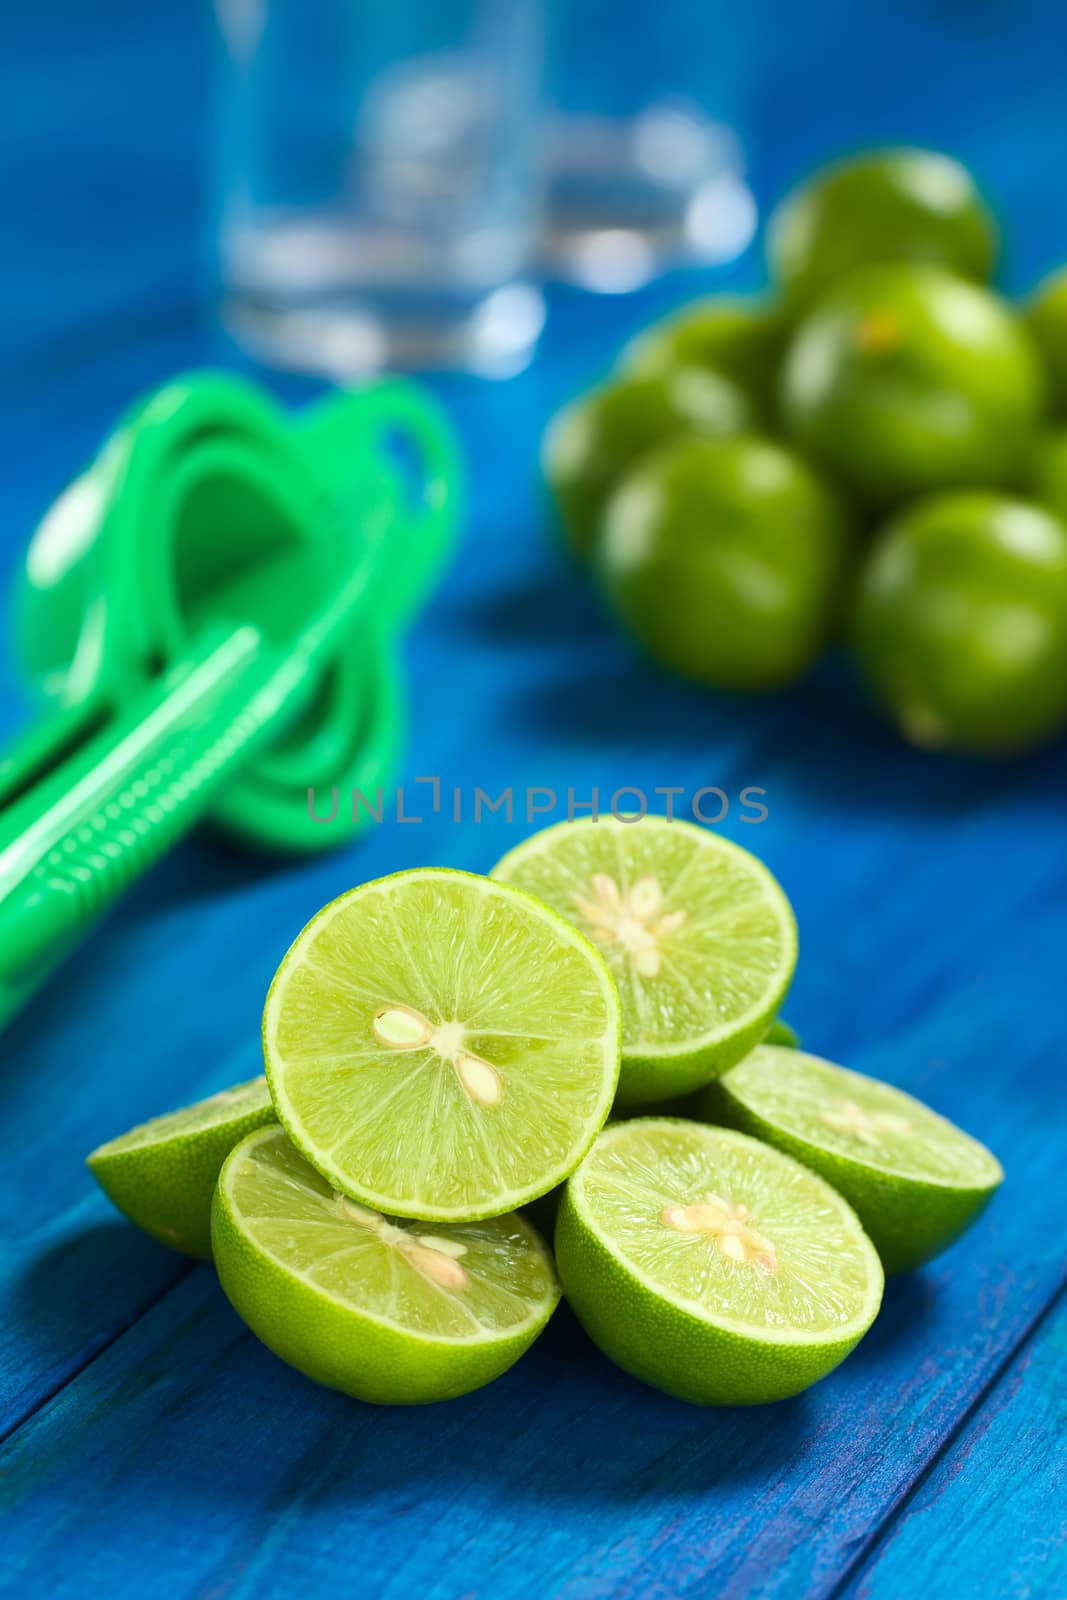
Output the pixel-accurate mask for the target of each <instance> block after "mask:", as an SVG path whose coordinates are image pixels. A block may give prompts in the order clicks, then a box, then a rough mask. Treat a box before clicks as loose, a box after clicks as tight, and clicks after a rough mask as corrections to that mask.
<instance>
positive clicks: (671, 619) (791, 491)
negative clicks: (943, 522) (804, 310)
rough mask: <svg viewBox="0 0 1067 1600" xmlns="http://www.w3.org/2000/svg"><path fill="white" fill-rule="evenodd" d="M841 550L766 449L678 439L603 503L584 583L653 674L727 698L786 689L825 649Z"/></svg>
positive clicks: (766, 445)
mask: <svg viewBox="0 0 1067 1600" xmlns="http://www.w3.org/2000/svg"><path fill="white" fill-rule="evenodd" d="M851 549H852V541H851V534H850V529H849V526H848V524H847V521H846V518H845V516H844V514H843V512H842V510H841V508H840V506H839V504H838V502H837V500H836V499H835V497H834V495H833V493H832V492H831V491H830V490H829V489H828V488H827V487H826V486H825V485H824V483H823V482H822V481H821V479H820V478H819V477H818V475H817V474H816V473H815V471H814V470H813V469H812V468H810V467H808V466H807V465H806V464H805V463H804V462H803V461H801V460H800V459H799V457H798V456H796V455H794V454H793V453H792V452H791V451H789V450H787V449H784V448H783V447H782V446H781V445H778V444H774V443H772V442H771V441H770V440H767V439H762V438H758V437H755V436H753V435H744V436H741V437H739V438H735V439H699V440H697V439H680V440H677V441H675V442H674V443H672V444H668V445H664V446H663V447H662V448H661V449H660V450H657V451H656V452H655V454H654V455H651V456H649V457H648V458H647V460H645V461H644V462H643V463H641V465H640V466H639V467H638V468H637V469H636V470H635V471H634V472H633V473H631V474H630V476H629V477H628V478H627V479H626V480H625V481H624V482H623V484H622V486H621V487H620V488H619V490H618V491H617V492H616V494H615V495H614V496H613V497H612V499H611V501H610V502H609V504H608V508H607V511H606V513H605V518H604V527H603V533H602V536H601V540H600V544H599V547H598V550H597V561H596V565H597V570H598V572H599V574H600V577H601V579H602V581H603V584H604V588H605V590H606V592H607V594H608V596H609V598H610V600H611V602H612V604H613V606H614V608H615V610H616V612H617V613H618V615H619V617H620V618H621V619H622V621H623V622H624V623H625V624H626V626H627V627H628V628H629V629H630V630H631V632H632V633H633V634H634V635H635V637H636V638H637V639H638V640H639V641H640V642H641V644H642V645H643V646H644V647H645V649H646V650H647V651H648V652H649V654H650V655H651V656H653V657H654V658H655V659H656V660H657V661H659V662H661V663H662V664H663V665H664V666H666V667H669V668H671V669H672V670H673V671H675V672H679V673H681V674H682V675H683V676H685V677H687V678H694V679H696V680H697V681H699V682H701V683H709V684H715V685H717V686H719V687H722V688H729V689H771V688H776V687H779V686H781V685H783V684H787V683H789V682H791V681H792V680H793V679H794V678H796V677H798V676H799V675H800V674H801V673H802V672H803V671H804V669H805V668H806V667H807V666H808V665H809V664H810V663H811V661H812V660H813V659H814V658H815V657H816V656H817V655H818V653H819V651H820V650H821V649H822V647H823V645H824V644H825V642H826V640H827V638H828V637H829V634H830V632H831V629H832V627H833V623H834V621H835V613H836V610H837V607H838V604H839V599H840V595H841V593H842V588H843V585H844V583H845V580H846V578H847V575H848V570H849V567H850V555H851Z"/></svg>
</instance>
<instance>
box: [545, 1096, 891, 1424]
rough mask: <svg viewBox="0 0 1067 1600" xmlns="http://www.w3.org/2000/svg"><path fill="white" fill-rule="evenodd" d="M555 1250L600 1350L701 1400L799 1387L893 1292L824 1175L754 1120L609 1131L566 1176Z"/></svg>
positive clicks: (724, 1400)
mask: <svg viewBox="0 0 1067 1600" xmlns="http://www.w3.org/2000/svg"><path fill="white" fill-rule="evenodd" d="M556 1258H557V1261H558V1264H559V1272H560V1277H561V1279H562V1282H563V1288H564V1292H565V1294H566V1296H567V1299H568V1301H569V1302H570V1304H571V1306H572V1307H573V1309H574V1312H575V1314H576V1316H577V1317H578V1319H579V1321H580V1322H581V1323H582V1325H583V1326H584V1327H585V1329H586V1331H587V1332H588V1333H589V1334H590V1336H591V1337H592V1338H593V1340H594V1341H595V1342H596V1343H597V1344H598V1345H599V1346H600V1348H601V1349H602V1350H603V1351H604V1353H605V1354H606V1355H608V1356H610V1357H611V1359H612V1360H613V1361H615V1362H617V1364H618V1365H619V1366H620V1367H623V1368H624V1369H625V1370H626V1371H627V1372H630V1373H632V1374H634V1376H635V1377H638V1378H642V1379H644V1381H645V1382H646V1383H650V1384H652V1385H654V1386H655V1387H656V1388H659V1389H664V1390H666V1392H667V1393H668V1394H674V1395H677V1396H678V1397H679V1398H681V1399H684V1400H692V1401H695V1402H697V1403H701V1404H710V1405H751V1404H758V1403H762V1402H764V1401H770V1400H780V1399H784V1398H786V1397H787V1396H789V1395H792V1394H797V1393H799V1392H800V1391H801V1390H802V1389H806V1388H807V1387H808V1386H809V1385H810V1384H812V1383H814V1382H816V1380H817V1379H819V1378H822V1377H824V1376H825V1374H826V1373H828V1372H829V1371H830V1370H831V1369H832V1368H833V1367H835V1366H837V1364H838V1363H839V1362H840V1361H841V1360H843V1359H844V1357H845V1356H846V1355H847V1354H848V1353H849V1351H850V1350H851V1349H852V1348H853V1347H854V1345H855V1344H856V1343H857V1342H858V1340H859V1339H860V1338H862V1336H863V1334H864V1333H865V1332H866V1331H867V1329H868V1328H869V1327H870V1325H871V1323H872V1322H873V1321H874V1318H875V1316H876V1315H877V1312H878V1308H879V1305H880V1304H881V1296H882V1286H883V1276H882V1268H881V1265H880V1263H879V1260H878V1256H877V1254H876V1253H875V1250H874V1247H873V1246H872V1245H871V1243H870V1241H869V1240H868V1238H867V1236H866V1234H865V1233H864V1231H863V1229H862V1227H861V1225H860V1223H859V1221H858V1219H857V1217H856V1215H855V1213H854V1212H853V1211H852V1209H851V1207H850V1206H849V1205H848V1204H847V1202H846V1201H845V1200H843V1199H842V1198H841V1196H840V1195H838V1194H837V1193H835V1191H834V1190H833V1189H831V1188H830V1186H829V1185H828V1184H826V1183H824V1182H823V1180H822V1179H821V1178H819V1177H817V1176H816V1175H815V1174H814V1173H812V1172H809V1171H808V1170H807V1169H806V1168H804V1167H802V1166H800V1165H799V1163H797V1162H795V1161H793V1160H791V1159H790V1158H789V1157H788V1156H785V1155H782V1154H781V1153H780V1152H779V1151H777V1150H772V1149H771V1148H770V1147H769V1146H768V1145H764V1144H761V1143H759V1142H758V1141H756V1140H754V1139H749V1138H747V1137H746V1136H745V1135H744V1134H739V1133H735V1132H731V1131H728V1130H726V1129H722V1128H709V1127H704V1126H701V1125H699V1124H697V1123H692V1122H684V1121H680V1120H679V1121H669V1120H659V1119H653V1118H645V1119H642V1120H637V1121H633V1122H620V1123H615V1124H613V1125H612V1126H611V1127H609V1128H607V1129H606V1130H605V1131H604V1133H602V1134H601V1135H600V1137H599V1139H598V1140H597V1142H596V1144H595V1145H594V1147H593V1149H592V1151H591V1152H590V1154H589V1155H588V1156H587V1157H586V1159H585V1161H584V1162H583V1163H582V1165H581V1166H580V1167H579V1169H578V1171H577V1172H576V1173H575V1174H574V1175H573V1177H572V1178H571V1179H570V1180H569V1182H568V1184H567V1188H566V1190H565V1193H564V1197H563V1203H562V1206H561V1209H560V1216H559V1221H558V1223H557V1226H556Z"/></svg>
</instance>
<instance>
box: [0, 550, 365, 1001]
mask: <svg viewBox="0 0 1067 1600" xmlns="http://www.w3.org/2000/svg"><path fill="white" fill-rule="evenodd" d="M373 554H374V552H373V551H371V552H364V553H363V555H362V557H361V559H359V560H358V561H357V562H356V563H354V565H353V567H352V570H351V571H350V573H349V575H348V577H347V579H346V580H345V581H344V582H343V583H342V584H341V586H340V588H339V589H338V590H336V591H335V592H334V593H333V594H332V595H329V596H328V597H327V598H326V599H325V601H324V602H323V604H322V605H321V607H320V609H319V610H318V611H317V613H316V614H315V615H313V616H312V617H311V618H309V619H308V621H307V623H306V625H305V627H304V628H303V630H302V632H301V635H300V637H299V639H298V640H296V641H286V642H285V644H284V645H276V644H273V643H272V642H271V641H270V640H267V639H265V638H264V637H263V635H262V634H261V633H260V632H259V630H258V629H256V628H254V627H252V626H250V625H248V624H241V625H238V626H236V627H234V628H232V629H231V630H229V631H227V630H226V629H225V628H222V627H221V626H219V627H216V626H214V625H213V626H212V627H211V628H210V629H208V630H207V631H206V633H205V635H204V637H203V638H202V639H201V640H200V641H199V642H198V643H197V645H196V646H195V648H194V649H193V650H191V652H190V654H189V657H188V658H187V659H186V661H185V662H183V663H182V665H181V666H180V667H178V668H175V669H174V670H173V671H172V672H171V673H169V674H167V675H166V676H165V677H164V678H163V679H162V681H161V682H160V683H159V684H158V685H153V686H151V687H150V688H149V689H148V690H147V691H145V692H143V693H142V694H140V695H138V696H136V697H135V698H134V700H133V701H132V702H131V703H130V705H129V706H128V707H126V708H125V709H124V711H123V712H122V714H121V716H120V717H119V718H117V719H116V721H115V722H114V723H113V724H111V725H108V726H107V727H106V728H105V729H104V731H103V732H102V733H101V734H100V735H99V736H97V737H96V738H95V739H90V741H89V742H88V744H86V745H85V746H84V747H83V748H82V749H81V750H80V751H79V752H78V754H77V756H76V757H75V759H74V760H73V761H72V762H70V763H68V764H67V765H66V766H65V767H60V768H57V769H56V771H55V773H54V774H53V776H52V778H51V779H50V780H49V781H48V782H47V783H46V785H45V786H44V788H43V790H42V789H35V790H34V791H32V792H31V793H28V794H27V795H26V796H25V797H23V799H22V800H21V801H15V803H14V805H13V807H12V809H11V812H10V813H9V816H8V817H7V818H6V819H5V821H6V832H7V836H8V842H7V844H6V845H5V846H4V847H3V848H2V849H0V979H4V978H10V977H11V976H12V975H15V974H18V973H21V972H23V971H25V970H26V969H27V968H29V967H31V966H32V965H33V964H34V963H35V962H37V961H39V960H42V959H46V958H47V957H48V956H49V954H50V952H51V951H52V950H53V949H54V948H55V946H56V945H57V944H58V943H60V942H64V941H67V940H69V939H70V938H71V937H73V936H74V935H76V934H77V933H79V932H80V931H82V929H84V927H85V926H86V925H87V924H88V923H90V922H91V921H93V920H94V919H95V918H96V917H97V916H98V915H99V914H100V913H101V912H103V911H104V910H105V909H106V908H107V907H108V906H109V905H110V904H111V902H112V901H113V900H114V899H115V898H116V896H117V895H118V894H119V893H121V891H122V890H123V889H124V888H125V887H126V886H127V885H128V884H129V883H130V882H131V881H132V879H133V878H134V877H135V876H137V875H139V874H140V873H141V872H143V871H144V870H145V869H146V868H147V867H148V866H150V865H151V864H152V863H153V862H154V861H156V860H158V858H159V857H160V856H161V855H162V854H163V853H164V852H165V851H166V850H168V849H170V848H171V847H172V846H173V845H174V844H175V843H176V842H177V840H178V839H179V838H180V837H181V836H182V835H183V834H185V833H186V832H187V831H188V829H189V828H191V827H192V826H193V824H194V823H196V822H197V821H198V820H199V819H200V818H201V817H202V816H203V815H204V813H205V811H206V810H207V809H208V807H209V806H210V804H211V801H212V800H213V799H214V797H215V794H216V793H217V791H218V789H219V788H220V787H221V786H222V785H223V784H224V783H225V782H226V780H227V779H228V778H229V777H230V776H231V775H232V773H233V770H234V769H235V768H236V767H238V766H240V765H242V764H244V763H245V762H247V760H248V759H249V757H250V756H251V755H252V754H253V753H254V751H255V749H256V748H257V747H258V746H259V745H261V744H263V743H264V742H266V741H267V740H268V739H270V738H271V737H272V736H273V735H274V734H276V733H277V731H278V729H279V728H280V727H281V726H283V725H284V723H285V722H286V721H287V720H288V719H290V718H292V717H293V716H294V715H296V714H298V712H299V711H300V709H301V708H302V707H303V705H304V704H305V703H306V700H307V697H308V695H309V694H310V693H313V692H314V688H315V685H316V683H317V681H318V675H319V673H320V671H321V669H322V666H323V665H324V663H325V662H326V661H328V660H329V659H330V656H331V655H332V654H333V653H334V652H335V651H336V650H337V648H338V644H339V642H340V641H342V639H343V638H344V635H345V633H346V632H347V631H348V630H350V628H351V626H352V619H353V617H354V616H356V615H357V614H358V609H359V608H360V607H361V606H362V604H363V603H364V602H365V600H366V597H367V594H368V589H369V587H370V585H371V584H372V583H373V581H374V577H375V570H376V567H375V562H374V560H373ZM331 570H332V564H331ZM26 813H28V814H26Z"/></svg>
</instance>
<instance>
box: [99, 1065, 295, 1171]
mask: <svg viewBox="0 0 1067 1600" xmlns="http://www.w3.org/2000/svg"><path fill="white" fill-rule="evenodd" d="M259 1112H265V1113H271V1115H273V1113H272V1111H271V1099H270V1090H269V1089H268V1087H267V1080H266V1078H265V1077H263V1075H262V1073H261V1074H260V1075H259V1077H257V1078H250V1079H249V1080H248V1081H247V1083H238V1084H235V1085H234V1087H233V1088H232V1089H222V1090H220V1091H219V1092H218V1093H217V1094H211V1095H208V1096H207V1098H206V1099H204V1100H197V1101H196V1102H195V1103H194V1104H193V1105H190V1106H182V1107H181V1108H180V1109H179V1110H178V1111H166V1112H164V1113H163V1115H162V1116H159V1117H150V1118H149V1120H148V1121H147V1122H139V1123H138V1124H137V1126H136V1127H134V1128H130V1129H129V1130H128V1131H127V1132H126V1133H120V1134H119V1135H118V1137H117V1138H115V1139H109V1140H107V1142H106V1143H105V1144H101V1145H97V1147H96V1149H95V1150H93V1151H92V1152H91V1153H90V1154H89V1155H88V1156H87V1157H86V1160H87V1161H88V1163H89V1165H90V1167H92V1166H95V1165H98V1164H99V1163H100V1162H102V1161H104V1160H107V1159H109V1158H110V1157H112V1156H119V1155H123V1154H125V1153H126V1152H127V1151H132V1150H140V1149H143V1148H144V1146H145V1145H160V1144H167V1143H171V1142H173V1141H176V1140H183V1139H187V1138H188V1137H189V1136H190V1134H196V1133H198V1132H200V1131H201V1130H202V1129H214V1128H218V1127H220V1126H223V1125H225V1124H228V1123H230V1122H237V1121H240V1120H241V1119H243V1118H244V1117H246V1116H249V1115H255V1114H257V1113H259Z"/></svg>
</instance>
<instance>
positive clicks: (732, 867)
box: [492, 816, 797, 1105]
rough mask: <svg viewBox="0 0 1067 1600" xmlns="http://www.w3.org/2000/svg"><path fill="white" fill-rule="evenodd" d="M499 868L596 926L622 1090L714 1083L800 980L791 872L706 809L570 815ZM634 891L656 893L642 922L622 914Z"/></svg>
mask: <svg viewBox="0 0 1067 1600" xmlns="http://www.w3.org/2000/svg"><path fill="white" fill-rule="evenodd" d="M492 876H493V877H494V878H497V879H498V880H499V881H500V882H502V883H509V884H513V885H515V886H517V887H519V888H523V889H528V890H529V891H530V892H531V893H534V894H536V895H538V896H539V897H540V898H541V899H543V900H545V901H546V902H547V903H548V904H549V905H551V906H552V907H553V908H554V909H555V910H556V911H558V912H559V913H560V914H561V915H563V916H564V917H566V918H567V920H568V921H570V922H571V923H573V925H574V926H575V927H577V928H579V929H580V930H581V931H582V932H585V933H589V934H591V935H592V936H593V937H594V939H596V940H597V943H598V948H599V949H600V950H601V951H602V953H603V954H604V955H605V957H606V959H607V961H608V964H609V966H610V968H611V970H612V972H613V974H614V976H615V979H616V981H617V982H618V985H619V990H620V994H621V997H622V1002H623V1070H622V1074H621V1078H620V1084H619V1102H620V1104H623V1105H637V1104H641V1103H646V1102H648V1101H650V1100H662V1099H666V1098H670V1097H673V1096H677V1095H683V1094H686V1093H689V1092H690V1091H691V1090H694V1089H697V1088H700V1087H702V1086H703V1085H704V1084H706V1083H707V1082H708V1081H709V1080H710V1079H711V1078H713V1077H714V1076H716V1075H717V1074H718V1073H720V1072H723V1071H725V1070H727V1068H728V1067H730V1066H732V1065H733V1064H734V1063H735V1062H736V1061H738V1060H740V1059H741V1057H742V1056H744V1055H745V1054H747V1052H748V1051H749V1050H750V1049H751V1048H752V1047H753V1046H754V1045H755V1044H757V1043H758V1042H759V1040H760V1039H761V1038H762V1036H763V1034H764V1032H765V1030H766V1028H767V1025H768V1023H769V1022H770V1021H771V1019H772V1018H773V1016H774V1014H775V1013H776V1011H777V1010H778V1008H779V1007H780V1005H781V1003H782V1001H783V999H784V998H785V995H786V993H787V992H788V989H789V985H790V983H791V981H792V977H793V970H794V968H795V965H796V957H797V932H796V922H795V919H794V917H793V912H792V908H791V907H790V905H789V902H788V900H787V899H786V897H785V895H784V893H783V892H782V889H781V887H780V885H779V884H778V882H777V880H776V879H775V878H774V877H773V875H772V874H771V873H770V872H769V871H768V869H767V868H766V867H765V866H764V865H763V863H762V862H761V861H759V860H758V859H757V858H756V857H755V856H753V855H751V854H750V853H749V852H748V851H747V850H744V849H742V847H741V846H740V845H736V844H734V843H732V842H731V841H729V840H726V839H723V838H721V837H720V836H719V835H717V834H712V833H709V832H708V831H707V830H706V829H704V828H700V827H697V826H695V825H694V824H693V823H688V822H684V821H680V820H668V819H667V818H665V817H659V816H646V817H643V818H641V819H640V820H636V819H635V820H633V821H629V822H625V821H620V820H618V819H616V818H614V817H612V818H608V817H603V818H598V819H597V820H596V821H595V822H594V821H593V820H592V819H591V818H583V819H581V820H578V821H571V822H562V823H557V824H555V825H554V826H553V827H550V828H546V829H545V830H544V831H543V832H541V833H539V834H535V835H534V836H533V838H531V839H528V840H526V841H525V842H524V843H523V844H520V845H518V846H516V848H515V849H514V850H511V851H509V852H508V854H507V855H505V856H504V857H503V858H502V859H501V860H500V861H499V862H498V863H497V865H496V866H495V867H494V869H493V873H492ZM650 881H651V882H652V883H653V884H654V887H653V889H652V891H651V900H647V893H648V891H647V887H646V889H645V890H644V891H643V890H642V888H641V885H645V886H647V885H648V884H649V882H650ZM635 892H636V893H637V894H642V893H643V892H644V893H645V894H646V903H645V904H644V905H643V904H642V903H641V902H638V911H639V913H642V914H641V915H639V916H638V918H637V919H636V920H637V922H638V923H639V926H638V927H637V928H636V930H635V929H634V928H633V926H632V923H633V921H634V919H633V918H631V919H630V923H629V924H626V923H624V921H623V918H624V917H625V916H626V913H627V910H628V908H629V905H630V902H631V901H632V900H633V897H634V894H635ZM650 940H651V941H652V942H653V943H654V946H655V949H654V953H653V954H652V955H651V961H652V963H653V965H652V967H651V969H648V968H644V967H643V963H644V962H645V961H646V960H648V959H649V951H648V945H649V941H650Z"/></svg>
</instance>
